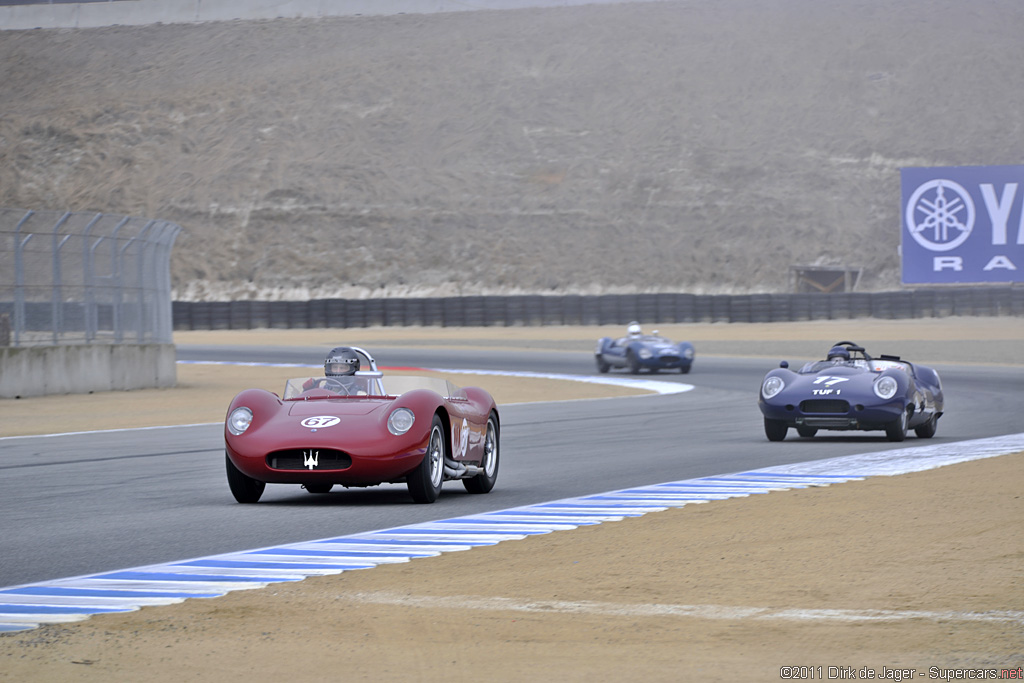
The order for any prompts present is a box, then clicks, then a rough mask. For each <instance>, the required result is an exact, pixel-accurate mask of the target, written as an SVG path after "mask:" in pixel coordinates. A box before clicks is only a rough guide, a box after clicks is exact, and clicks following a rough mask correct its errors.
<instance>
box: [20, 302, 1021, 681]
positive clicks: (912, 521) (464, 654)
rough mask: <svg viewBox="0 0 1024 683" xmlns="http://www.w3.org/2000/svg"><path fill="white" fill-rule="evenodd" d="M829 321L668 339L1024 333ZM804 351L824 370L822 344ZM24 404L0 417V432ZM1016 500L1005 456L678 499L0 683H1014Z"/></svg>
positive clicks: (289, 335) (970, 326)
mask: <svg viewBox="0 0 1024 683" xmlns="http://www.w3.org/2000/svg"><path fill="white" fill-rule="evenodd" d="M842 327H843V325H841V324H837V323H829V324H828V325H821V324H817V323H813V324H812V323H808V324H801V323H790V324H786V325H780V326H775V325H766V326H756V327H754V326H743V325H740V326H735V325H689V326H678V328H679V329H677V328H676V327H674V326H666V327H665V331H666V332H671V333H673V334H676V335H677V336H678V337H679V338H690V339H694V340H697V341H698V342H701V343H698V345H697V348H698V354H701V353H702V351H701V349H702V348H708V347H709V345H714V344H715V343H716V342H718V341H721V342H722V343H723V346H727V344H726V342H728V343H730V344H731V343H737V344H740V345H741V346H742V345H744V344H747V345H748V346H747V348H750V346H749V345H750V344H753V343H755V342H758V340H762V343H765V344H767V343H769V342H770V343H774V342H776V341H777V342H779V343H788V344H789V349H790V351H791V352H792V353H791V358H796V357H798V353H799V351H800V350H801V349H802V346H803V345H805V344H808V345H809V344H812V343H814V342H820V341H824V342H825V343H826V344H827V343H829V342H832V341H837V340H839V339H851V338H852V339H853V340H855V341H859V342H862V343H865V345H867V344H866V342H865V340H869V339H870V340H872V341H874V342H876V343H882V342H885V343H886V348H885V351H886V352H895V353H900V352H903V353H904V355H906V356H908V357H911V356H912V354H911V353H910V352H909V350H906V349H904V348H903V347H904V346H907V347H911V348H916V349H919V350H921V352H922V354H923V355H924V356H928V355H932V356H933V357H932V358H930V360H933V361H936V362H972V361H985V360H991V359H985V358H973V357H970V354H969V355H968V356H959V357H955V358H954V357H951V355H958V354H959V353H960V352H959V351H951V350H955V349H961V348H963V349H967V348H969V347H970V345H971V343H974V344H976V345H977V346H976V349H977V353H978V354H979V355H982V356H983V355H984V354H986V353H997V352H998V349H999V348H1000V347H1001V348H1002V349H1003V355H1004V356H1005V355H1006V351H1007V349H1010V350H1012V349H1013V348H1016V349H1017V350H1018V352H1019V348H1020V341H1021V339H1024V334H1022V332H1024V326H1022V322H1021V321H1020V320H1014V319H1009V320H1001V319H995V320H988V321H981V320H959V321H957V320H946V321H908V322H907V323H904V324H899V323H883V322H875V321H867V322H865V321H857V322H856V326H855V327H854V326H853V325H851V326H850V328H849V329H842ZM596 331H597V332H600V331H601V330H596ZM593 332H595V330H586V329H579V328H572V329H570V328H553V329H551V330H547V329H532V330H526V329H524V330H514V331H510V330H508V329H501V330H488V329H479V330H443V329H405V330H400V331H394V330H381V329H377V330H362V331H353V330H348V331H345V332H344V335H345V336H344V337H343V338H344V339H345V340H347V341H350V342H352V343H359V344H363V343H367V342H372V341H377V342H380V343H384V342H385V341H386V340H387V339H388V338H389V337H390V338H392V341H396V340H398V341H400V340H401V339H404V340H406V341H410V342H416V343H421V344H424V345H429V344H451V345H459V344H463V345H468V344H470V343H472V344H473V345H481V346H492V347H498V346H513V347H514V346H516V345H517V344H520V345H519V348H541V347H547V348H562V349H564V348H565V347H566V345H568V344H571V343H575V341H582V340H589V341H588V342H587V343H588V346H587V347H584V348H589V345H592V343H593V341H594V339H593V338H591V337H590V335H591V334H592V333H593ZM681 332H682V333H688V334H680V333H681ZM392 335H399V336H400V337H401V339H399V336H394V337H392ZM300 336H301V338H300ZM181 337H182V338H181V339H178V340H177V341H178V343H182V344H184V343H196V344H198V343H278V341H282V343H295V344H303V345H306V344H313V345H315V344H320V343H322V342H328V343H331V341H338V340H340V339H341V338H339V337H336V336H334V333H332V332H331V331H323V330H319V331H303V332H297V331H268V332H267V333H266V335H265V336H262V337H260V338H259V340H258V341H250V340H251V339H253V337H251V336H250V337H248V338H246V341H245V342H242V341H240V339H241V338H242V337H241V336H239V334H238V333H198V332H196V333H187V334H185V335H181ZM215 338H216V339H220V340H222V341H221V342H214V341H211V340H213V339H215ZM519 338H521V339H526V340H535V341H524V342H521V343H520V342H517V341H516V339H519ZM545 339H546V340H547V341H546V342H544V341H543V340H545ZM287 340H290V341H287ZM311 340H312V341H311ZM942 342H945V344H944V345H943V344H942ZM759 348H760V347H759ZM816 348H817V349H818V351H817V353H820V348H821V347H820V344H819V346H818V347H816ZM870 349H871V347H869V350H870ZM943 349H945V350H943ZM705 355H707V353H705ZM815 355H816V354H815ZM943 355H945V356H946V357H942V356H943ZM1017 355H1019V353H1018V354H1017ZM913 357H915V358H917V357H922V356H913ZM699 358H700V355H698V362H699ZM801 358H802V356H801ZM922 359H923V357H922ZM697 367H698V366H695V372H696V368H697ZM183 374H184V373H183ZM183 379H185V380H186V382H185V383H186V384H189V383H196V384H202V383H203V382H204V381H206V380H202V381H200V380H199V379H197V378H193V377H188V378H184V377H183ZM249 379H250V380H252V376H250V377H249ZM487 379H488V383H490V380H491V379H493V378H487ZM209 381H210V382H213V383H214V384H216V382H214V380H209ZM218 381H220V380H218ZM223 381H225V382H226V383H227V384H230V382H231V380H223ZM460 381H461V383H466V382H465V381H464V380H463V379H462V378H460ZM521 381H523V382H526V383H529V382H536V381H537V380H521ZM225 388H228V387H221V390H223V389H225ZM535 390H536V389H526V390H525V391H527V392H529V391H535ZM564 390H565V391H566V393H567V395H569V394H571V393H572V391H573V390H572V389H569V388H565V389H564ZM176 391H178V390H177V389H175V390H166V391H165V392H152V393H154V394H157V395H158V396H159V397H160V398H159V401H160V403H161V404H162V406H161V407H159V408H154V409H153V410H154V412H157V413H159V412H162V413H163V415H164V417H168V415H169V413H170V408H169V406H170V405H172V401H171V397H173V396H174V392H176ZM503 391H507V392H508V393H507V394H506V395H505V396H506V400H509V401H511V400H514V399H515V397H516V394H515V387H514V386H512V385H509V386H508V387H507V388H506V389H504V390H503ZM587 391H590V388H589V387H588V389H587ZM127 393H129V394H131V395H133V396H134V397H136V398H137V399H138V400H137V401H135V402H133V405H135V406H136V407H137V408H138V410H139V411H140V412H142V411H145V410H147V408H146V406H145V404H146V403H147V402H148V401H149V399H148V396H149V395H150V392H127ZM143 396H146V397H147V399H146V400H145V401H144V400H142V397H143ZM59 398H61V397H52V398H50V399H38V400H37V399H31V400H26V401H25V403H29V401H38V402H37V403H35V406H36V409H37V410H47V409H50V410H58V409H60V408H59V407H57V408H54V407H50V408H47V406H48V405H50V404H47V403H46V401H50V400H55V399H59ZM106 398H111V397H105V396H101V395H95V396H92V397H89V399H88V400H87V401H88V402H93V401H96V402H101V401H103V400H105V399H106ZM85 402H86V401H81V402H80V403H79V405H82V404H84V403H85ZM14 403H17V402H4V403H3V404H2V405H0V409H2V410H3V412H4V414H5V416H7V415H8V411H9V410H10V409H11V407H12V404H14ZM223 404H224V402H223V401H222V402H221V405H223ZM53 405H57V404H53ZM184 421H191V417H188V418H186V419H185V420H184ZM202 421H210V420H209V419H204V420H202ZM4 422H5V423H7V422H8V420H7V419H6V418H5V420H4ZM1022 491H1024V454H1021V453H1018V454H1013V455H1006V456H1001V457H996V458H988V459H984V460H978V461H974V462H970V463H963V464H959V465H953V466H949V467H944V468H940V469H936V470H930V471H926V472H919V473H914V474H907V475H901V476H894V477H875V478H871V479H868V480H865V481H859V482H850V483H845V484H840V485H835V486H830V487H823V488H812V489H805V490H798V491H784V492H774V493H770V494H767V495H761V496H753V497H750V498H743V499H731V500H726V501H716V502H712V503H707V504H700V505H692V506H686V507H683V508H678V509H673V510H669V511H665V512H658V513H652V514H648V515H646V516H644V517H641V518H636V519H628V520H624V521H621V522H614V523H606V524H602V525H600V526H598V527H585V528H580V529H576V530H572V531H563V532H555V533H552V534H547V535H544V536H540V537H531V538H528V539H525V540H520V541H507V542H505V543H502V544H499V545H497V546H491V547H485V548H476V549H473V550H469V551H466V552H457V553H451V554H447V555H442V556H439V557H434V558H427V559H417V560H414V561H412V562H409V563H406V564H397V565H384V566H380V567H376V568H374V569H371V570H366V571H352V572H346V573H344V574H341V575H337V576H330V577H320V578H314V579H307V580H305V581H302V582H300V583H297V584H287V585H285V584H279V585H274V586H271V587H268V588H264V589H259V590H252V591H241V592H235V593H231V594H228V595H226V596H223V597H220V598H215V599H209V600H198V599H197V600H188V601H186V602H184V603H181V604H178V605H173V606H166V607H146V608H143V609H141V610H139V611H137V612H132V613H129V614H122V615H102V616H96V617H92V618H90V619H89V620H87V621H84V622H79V623H75V624H69V625H55V626H46V627H42V628H39V629H37V630H34V631H29V632H23V633H17V634H8V635H4V636H2V637H0V680H3V681H66V680H74V681H139V680H146V681H183V680H186V681H214V680H216V681H277V680H281V679H290V680H295V681H334V680H338V681H349V680H368V681H382V680H384V681H461V680H495V681H537V680H540V681H549V680H550V681H584V680H586V681H624V680H637V681H776V680H870V679H875V680H966V679H971V680H977V679H979V678H1004V679H1006V678H1012V677H1017V678H1019V677H1020V672H1021V669H1020V667H1021V666H1022V665H1024V619H1022V617H1021V612H1022V610H1024V581H1022V573H1021V567H1022V566H1024V534H1022V533H1021V532H1020V526H1021V520H1022V519H1024V501H1022Z"/></svg>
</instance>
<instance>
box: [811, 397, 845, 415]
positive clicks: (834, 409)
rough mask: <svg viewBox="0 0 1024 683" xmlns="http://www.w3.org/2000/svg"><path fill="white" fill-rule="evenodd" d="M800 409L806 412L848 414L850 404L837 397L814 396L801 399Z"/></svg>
mask: <svg viewBox="0 0 1024 683" xmlns="http://www.w3.org/2000/svg"><path fill="white" fill-rule="evenodd" d="M800 410H801V411H802V412H804V413H819V414H820V413H824V414H846V413H848V412H850V404H849V402H847V401H842V400H839V399H835V398H814V399H808V400H807V401H801V402H800Z"/></svg>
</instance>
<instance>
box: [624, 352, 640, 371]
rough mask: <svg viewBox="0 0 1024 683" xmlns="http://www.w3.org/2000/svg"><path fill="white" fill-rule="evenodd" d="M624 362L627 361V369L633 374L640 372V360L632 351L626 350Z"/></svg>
mask: <svg viewBox="0 0 1024 683" xmlns="http://www.w3.org/2000/svg"><path fill="white" fill-rule="evenodd" d="M626 362H627V363H629V371H630V372H632V373H633V374H634V375H639V374H640V361H639V360H637V357H636V354H635V353H633V352H632V351H626Z"/></svg>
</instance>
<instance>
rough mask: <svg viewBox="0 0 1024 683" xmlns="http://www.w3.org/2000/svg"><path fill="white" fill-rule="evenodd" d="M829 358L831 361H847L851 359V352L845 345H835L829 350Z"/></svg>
mask: <svg viewBox="0 0 1024 683" xmlns="http://www.w3.org/2000/svg"><path fill="white" fill-rule="evenodd" d="M828 359H829V360H831V361H842V362H846V361H848V360H850V352H849V351H847V350H846V347H845V346H833V347H832V348H831V349H829V350H828Z"/></svg>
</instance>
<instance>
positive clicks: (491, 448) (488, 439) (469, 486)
mask: <svg viewBox="0 0 1024 683" xmlns="http://www.w3.org/2000/svg"><path fill="white" fill-rule="evenodd" d="M480 466H481V467H482V468H483V470H484V471H483V472H481V473H480V474H478V475H476V476H475V477H471V478H469V479H463V480H462V485H463V486H465V487H466V490H467V491H469V492H470V493H487V492H489V491H490V490H491V489H493V488H494V482H495V481H496V480H497V479H498V422H497V420H496V419H495V417H494V414H493V413H492V414H491V415H490V417H488V418H487V434H486V435H485V436H484V459H483V461H482V462H481V463H480Z"/></svg>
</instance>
